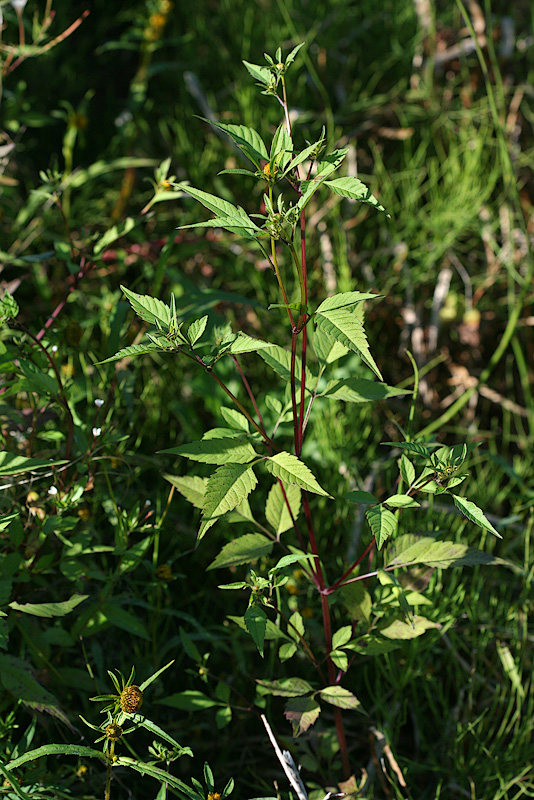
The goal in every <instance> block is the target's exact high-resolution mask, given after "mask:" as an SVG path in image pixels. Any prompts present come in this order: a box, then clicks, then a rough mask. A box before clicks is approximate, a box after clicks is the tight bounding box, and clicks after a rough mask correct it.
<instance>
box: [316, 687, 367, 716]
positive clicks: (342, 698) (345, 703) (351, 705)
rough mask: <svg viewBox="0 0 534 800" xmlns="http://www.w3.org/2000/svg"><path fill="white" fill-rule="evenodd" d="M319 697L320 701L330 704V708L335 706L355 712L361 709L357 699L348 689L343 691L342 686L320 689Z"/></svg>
mask: <svg viewBox="0 0 534 800" xmlns="http://www.w3.org/2000/svg"><path fill="white" fill-rule="evenodd" d="M319 695H320V696H321V700H324V701H325V702H326V703H330V705H332V706H337V708H347V709H351V710H352V711H355V710H356V709H359V708H360V707H361V703H360V701H359V700H358V698H357V697H356V696H355V695H354V694H352V692H349V690H348V689H344V688H343V686H327V687H326V688H325V689H321V691H320V692H319Z"/></svg>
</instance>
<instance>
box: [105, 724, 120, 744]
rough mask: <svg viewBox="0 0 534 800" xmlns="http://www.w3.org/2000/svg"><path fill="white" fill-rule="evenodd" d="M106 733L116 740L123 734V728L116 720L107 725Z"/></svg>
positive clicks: (112, 740)
mask: <svg viewBox="0 0 534 800" xmlns="http://www.w3.org/2000/svg"><path fill="white" fill-rule="evenodd" d="M105 734H106V738H107V739H109V740H110V741H111V742H116V741H117V740H118V739H120V738H121V736H122V728H121V726H120V725H117V723H116V722H112V723H110V724H109V725H107V726H106V730H105Z"/></svg>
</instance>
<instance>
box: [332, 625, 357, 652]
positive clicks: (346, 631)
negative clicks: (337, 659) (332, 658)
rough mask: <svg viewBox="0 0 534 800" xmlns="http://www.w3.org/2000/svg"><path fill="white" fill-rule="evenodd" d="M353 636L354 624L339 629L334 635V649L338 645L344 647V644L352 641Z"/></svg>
mask: <svg viewBox="0 0 534 800" xmlns="http://www.w3.org/2000/svg"><path fill="white" fill-rule="evenodd" d="M351 636H352V625H345V626H344V627H343V628H340V629H339V630H337V631H336V632H335V633H334V635H333V636H332V650H337V649H338V647H343V645H344V644H347V642H350V639H351Z"/></svg>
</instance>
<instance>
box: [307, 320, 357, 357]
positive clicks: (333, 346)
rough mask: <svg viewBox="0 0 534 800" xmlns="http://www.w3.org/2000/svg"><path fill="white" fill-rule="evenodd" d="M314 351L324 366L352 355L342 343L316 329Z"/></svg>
mask: <svg viewBox="0 0 534 800" xmlns="http://www.w3.org/2000/svg"><path fill="white" fill-rule="evenodd" d="M313 350H314V352H315V355H316V356H317V358H318V359H319V361H320V362H322V363H324V364H332V363H333V362H334V361H337V360H338V359H339V358H343V356H346V355H347V353H350V350H349V348H348V347H345V345H344V344H341V342H336V340H335V339H333V338H332V336H329V335H328V334H327V333H325V331H322V330H320V329H319V328H315V330H314V332H313Z"/></svg>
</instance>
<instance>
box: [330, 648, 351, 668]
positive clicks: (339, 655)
mask: <svg viewBox="0 0 534 800" xmlns="http://www.w3.org/2000/svg"><path fill="white" fill-rule="evenodd" d="M330 658H331V659H332V661H333V662H334V664H335V665H336V667H337V668H338V669H340V670H341V671H342V672H346V671H347V669H348V668H349V657H348V656H347V654H346V653H345V651H344V650H331V651H330Z"/></svg>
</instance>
